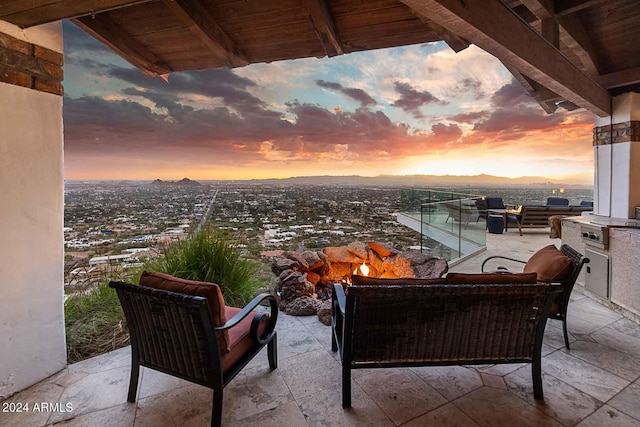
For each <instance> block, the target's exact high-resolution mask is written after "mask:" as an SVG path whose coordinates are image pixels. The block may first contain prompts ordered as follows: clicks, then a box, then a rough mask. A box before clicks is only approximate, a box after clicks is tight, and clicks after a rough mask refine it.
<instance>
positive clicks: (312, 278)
mask: <svg viewBox="0 0 640 427" xmlns="http://www.w3.org/2000/svg"><path fill="white" fill-rule="evenodd" d="M307 280H308V281H309V282H310V283H312V284H314V285H316V284H318V282H319V281H320V275H319V274H317V273H314V272H313V271H310V272H308V273H307Z"/></svg>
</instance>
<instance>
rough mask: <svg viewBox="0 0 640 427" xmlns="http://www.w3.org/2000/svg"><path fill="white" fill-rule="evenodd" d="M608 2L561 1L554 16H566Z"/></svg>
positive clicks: (592, 0) (601, 0)
mask: <svg viewBox="0 0 640 427" xmlns="http://www.w3.org/2000/svg"><path fill="white" fill-rule="evenodd" d="M606 1H608V0H563V1H561V2H558V3H557V4H556V7H555V14H556V16H566V15H570V14H572V13H575V12H579V11H581V10H583V9H587V8H589V7H592V6H597V5H599V4H601V3H604V2H606Z"/></svg>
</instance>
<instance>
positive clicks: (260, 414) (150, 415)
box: [0, 232, 640, 427]
mask: <svg viewBox="0 0 640 427" xmlns="http://www.w3.org/2000/svg"><path fill="white" fill-rule="evenodd" d="M550 242H552V243H556V244H557V245H559V244H560V241H559V240H550V239H549V238H548V235H547V234H546V233H536V232H531V233H527V234H526V235H525V236H524V237H520V236H518V235H517V233H511V232H509V233H507V234H504V235H488V236H487V247H488V250H487V252H485V253H483V254H480V255H479V256H477V257H475V258H473V259H471V260H468V261H466V262H464V263H463V264H460V265H458V266H456V267H455V268H452V270H454V271H466V272H473V271H479V265H480V263H481V262H482V260H484V259H485V258H486V257H487V256H489V255H493V254H508V255H510V256H512V257H516V258H521V259H527V258H528V256H530V255H531V253H533V252H534V251H535V250H537V249H539V248H540V247H542V246H544V245H546V244H549V243H550ZM572 300H573V302H572V303H571V305H570V308H569V331H570V333H571V335H572V338H571V341H572V344H571V351H567V349H566V348H565V347H564V342H563V338H562V330H561V324H560V323H559V322H557V321H553V320H550V321H549V322H548V324H547V328H546V332H545V340H544V346H543V354H544V358H543V361H542V369H543V383H544V392H545V401H544V403H540V402H537V401H535V400H534V398H533V388H532V384H531V369H530V365H529V364H510V365H493V366H454V367H424V368H398V369H379V370H373V369H371V370H357V371H354V373H353V384H352V390H353V408H352V409H346V410H343V409H342V406H341V385H340V361H339V357H338V356H337V354H336V353H333V352H331V348H330V328H329V327H327V326H324V325H322V324H321V323H319V322H318V320H317V318H315V317H291V316H286V315H282V314H281V317H280V318H279V320H278V326H277V328H278V341H279V342H278V352H279V354H278V361H279V367H278V369H277V370H275V371H271V370H269V368H268V364H267V356H266V352H265V353H264V354H261V355H258V356H257V357H256V358H255V359H254V360H253V361H252V362H251V364H250V366H248V367H247V368H245V370H244V371H243V372H242V373H241V374H240V375H239V376H238V377H236V379H234V380H233V381H232V382H231V383H230V384H229V385H228V386H227V387H226V388H225V390H224V393H225V396H224V413H223V424H224V425H225V426H229V427H231V426H243V427H244V426H278V427H283V426H293V427H298V426H352V425H353V426H357V425H369V426H393V425H402V426H431V425H433V426H492V427H495V426H513V425H520V426H561V425H566V426H574V425H578V426H603V425H606V426H607V427H614V426H640V405H639V403H640V379H639V378H640V325H638V324H637V323H634V322H633V321H631V320H629V319H626V318H624V317H623V316H622V315H621V314H619V313H617V312H615V311H612V310H610V309H608V308H606V307H604V306H602V305H600V304H598V303H596V302H595V301H593V300H591V299H590V298H588V297H586V296H585V295H583V294H582V292H581V290H580V288H579V287H577V288H576V289H575V290H574V293H573V295H572ZM129 367H130V348H129V347H126V348H123V349H120V350H116V351H113V352H111V353H108V354H105V355H102V356H98V357H95V358H93V359H89V360H85V361H82V362H79V363H76V364H73V365H70V366H68V367H67V368H66V369H64V370H63V371H61V372H60V373H58V374H56V375H54V376H52V377H51V378H48V379H46V380H44V381H42V382H40V383H38V384H36V385H34V386H32V387H31V388H29V389H27V390H24V391H22V392H21V393H18V394H17V395H14V396H12V397H11V398H10V399H8V400H7V401H5V402H28V403H30V404H31V405H33V404H34V403H36V402H52V403H53V402H59V403H61V404H63V405H65V404H67V403H70V404H71V405H72V406H73V411H72V412H52V413H50V412H46V411H44V412H30V413H22V414H19V413H10V414H9V413H2V412H0V425H2V426H14V425H15V426H42V425H51V424H54V425H70V426H101V427H106V426H133V425H135V426H208V425H209V422H210V411H211V399H212V392H211V390H209V389H207V388H205V387H201V386H198V385H194V384H192V383H188V382H186V381H183V380H179V379H176V378H173V377H170V376H168V375H164V374H161V373H159V372H156V371H153V370H150V369H144V368H143V371H142V378H141V383H140V386H139V389H138V399H137V403H127V402H126V396H127V387H128V384H129Z"/></svg>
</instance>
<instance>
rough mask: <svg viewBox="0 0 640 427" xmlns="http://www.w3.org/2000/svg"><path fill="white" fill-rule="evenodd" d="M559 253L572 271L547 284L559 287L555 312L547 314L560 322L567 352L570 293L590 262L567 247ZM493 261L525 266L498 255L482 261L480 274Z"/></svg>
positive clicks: (563, 246) (562, 247) (564, 246)
mask: <svg viewBox="0 0 640 427" xmlns="http://www.w3.org/2000/svg"><path fill="white" fill-rule="evenodd" d="M560 252H562V253H563V254H565V255H566V256H568V257H569V258H571V266H572V270H571V275H570V276H569V277H567V278H566V279H564V280H559V281H556V282H547V283H554V284H557V285H559V286H560V287H559V288H558V289H559V292H558V294H557V296H556V300H555V304H557V305H558V306H557V307H554V308H555V310H552V311H551V312H550V313H549V317H550V318H551V319H555V320H560V321H562V332H563V334H564V344H565V346H566V347H567V350H570V348H569V335H568V333H567V308H568V307H569V298H570V297H571V291H573V286H574V285H575V284H576V280H578V275H579V274H580V271H581V270H582V266H583V265H585V264H588V263H589V262H590V260H589V258H586V257H585V256H584V255H582V254H581V253H580V252H578V251H576V250H575V249H573V248H572V247H571V246H569V245H562V246H560ZM495 259H506V260H509V261H515V262H517V263H520V264H526V261H522V260H519V259H514V258H509V257H505V256H500V255H495V256H490V257H488V258H487V259H485V260H484V261H483V263H482V267H481V268H482V272H485V265H486V264H487V262H488V261H490V260H495Z"/></svg>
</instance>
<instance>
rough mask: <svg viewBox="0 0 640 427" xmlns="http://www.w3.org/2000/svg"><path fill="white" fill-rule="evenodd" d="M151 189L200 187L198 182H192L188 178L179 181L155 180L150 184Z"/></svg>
mask: <svg viewBox="0 0 640 427" xmlns="http://www.w3.org/2000/svg"><path fill="white" fill-rule="evenodd" d="M149 185H151V186H153V187H200V186H202V184H200V183H199V182H198V181H192V180H190V179H189V178H182V179H181V180H180V181H163V180H161V179H156V180H155V181H153V182H152V183H151V184H149Z"/></svg>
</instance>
